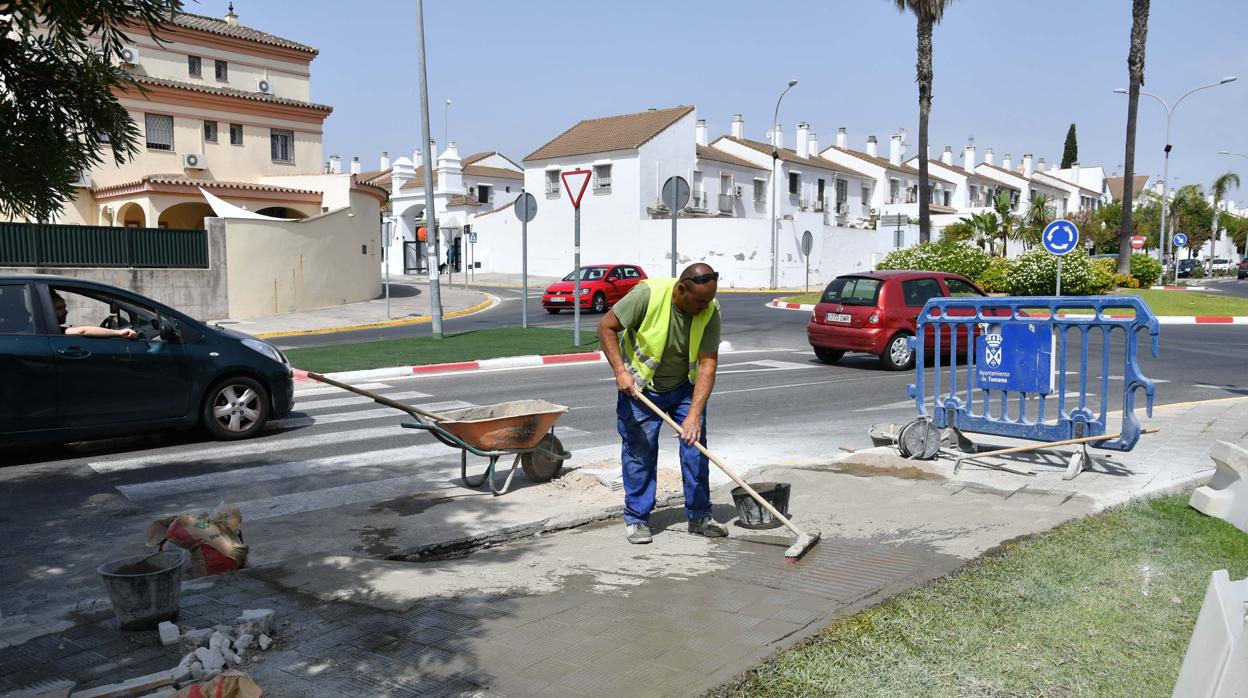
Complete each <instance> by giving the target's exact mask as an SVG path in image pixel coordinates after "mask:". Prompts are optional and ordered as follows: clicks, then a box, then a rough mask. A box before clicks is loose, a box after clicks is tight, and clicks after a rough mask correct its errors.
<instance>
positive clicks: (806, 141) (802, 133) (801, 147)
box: [793, 121, 810, 158]
mask: <svg viewBox="0 0 1248 698" xmlns="http://www.w3.org/2000/svg"><path fill="white" fill-rule="evenodd" d="M793 149H794V150H796V151H797V154H798V155H799V156H801V157H804V158H805V157H810V124H808V123H806V122H805V121H799V122H797V140H796V141H795V142H794V143H793Z"/></svg>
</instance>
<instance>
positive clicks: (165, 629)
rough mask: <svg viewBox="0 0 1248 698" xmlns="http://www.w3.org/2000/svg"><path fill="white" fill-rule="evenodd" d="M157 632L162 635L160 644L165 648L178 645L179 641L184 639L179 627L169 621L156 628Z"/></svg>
mask: <svg viewBox="0 0 1248 698" xmlns="http://www.w3.org/2000/svg"><path fill="white" fill-rule="evenodd" d="M156 630H157V631H158V632H159V633H160V644H162V645H164V646H165V647H168V646H169V645H176V644H178V641H179V640H180V639H181V638H182V631H181V630H179V629H178V626H176V625H174V624H173V623H170V622H169V621H164V622H162V623H161V624H160V625H158V626H156Z"/></svg>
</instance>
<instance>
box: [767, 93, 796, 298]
mask: <svg viewBox="0 0 1248 698" xmlns="http://www.w3.org/2000/svg"><path fill="white" fill-rule="evenodd" d="M796 84H797V81H796V80H790V81H789V86H788V87H786V88H784V92H781V93H780V97H779V98H778V99H776V110H775V111H774V112H772V114H771V124H772V131H771V287H772V288H776V287H777V286H778V285H779V277H780V255H779V251H778V249H777V248H778V247H779V246H780V220H779V218H777V217H776V176H777V170H776V162H777V161H778V160H779V159H780V148H779V145H778V144H779V143H780V124H779V120H780V100H782V99H784V96H785V95H786V94H788V93H789V90H791V89H793V86H794V85H796Z"/></svg>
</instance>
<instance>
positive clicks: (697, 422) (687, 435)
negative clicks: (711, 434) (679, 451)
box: [680, 413, 702, 446]
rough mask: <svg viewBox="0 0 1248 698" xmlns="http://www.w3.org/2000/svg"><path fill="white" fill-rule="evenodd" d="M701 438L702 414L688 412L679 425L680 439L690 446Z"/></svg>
mask: <svg viewBox="0 0 1248 698" xmlns="http://www.w3.org/2000/svg"><path fill="white" fill-rule="evenodd" d="M701 439H702V415H700V414H692V413H690V414H689V415H687V416H686V417H685V421H684V423H683V424H681V425H680V440H681V441H684V442H685V443H687V444H689V445H690V446H692V445H693V444H694V443H695V442H697V441H700V440H701Z"/></svg>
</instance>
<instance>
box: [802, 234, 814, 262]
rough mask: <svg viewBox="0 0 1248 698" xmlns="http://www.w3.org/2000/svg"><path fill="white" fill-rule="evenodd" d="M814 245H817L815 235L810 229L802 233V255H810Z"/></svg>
mask: <svg viewBox="0 0 1248 698" xmlns="http://www.w3.org/2000/svg"><path fill="white" fill-rule="evenodd" d="M814 247H815V236H814V235H811V234H810V231H809V230H807V231H806V232H804V233H802V255H803V256H806V257H809V256H810V251H811V250H812V249H814Z"/></svg>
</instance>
